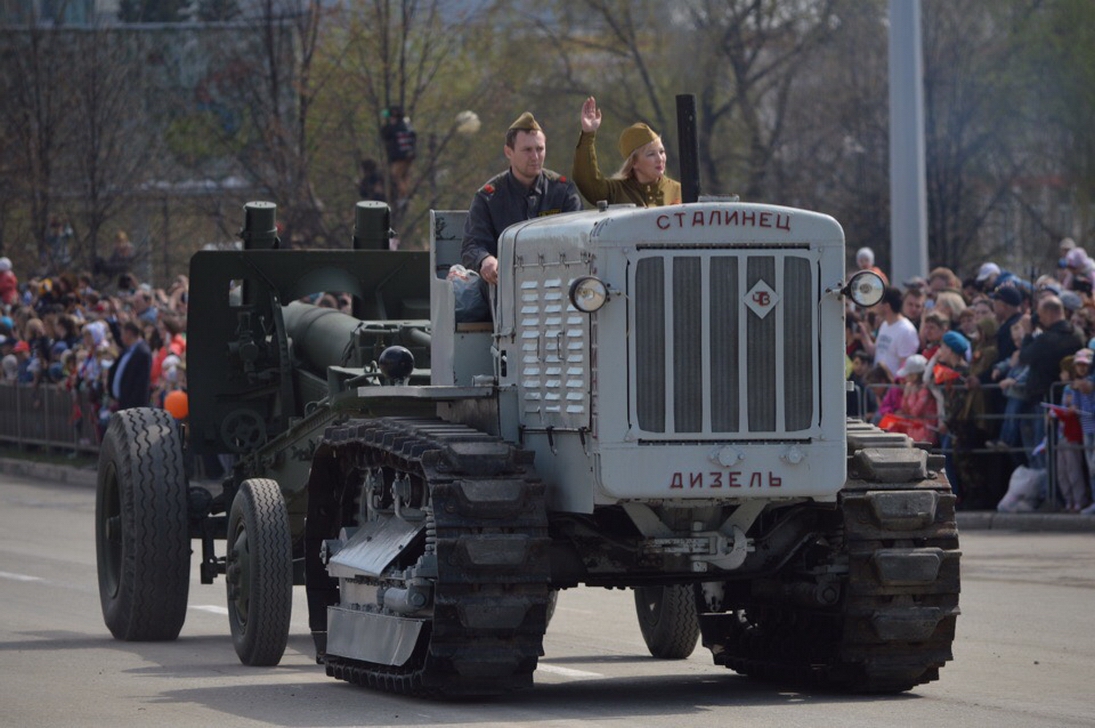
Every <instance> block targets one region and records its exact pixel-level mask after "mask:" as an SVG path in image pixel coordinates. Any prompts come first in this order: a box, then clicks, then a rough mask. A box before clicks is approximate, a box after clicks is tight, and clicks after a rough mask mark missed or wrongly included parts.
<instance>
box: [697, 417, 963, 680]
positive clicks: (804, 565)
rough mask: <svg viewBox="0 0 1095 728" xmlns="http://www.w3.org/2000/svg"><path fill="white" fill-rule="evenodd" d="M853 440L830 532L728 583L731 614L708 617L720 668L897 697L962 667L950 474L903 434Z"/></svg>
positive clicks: (705, 622) (706, 637)
mask: <svg viewBox="0 0 1095 728" xmlns="http://www.w3.org/2000/svg"><path fill="white" fill-rule="evenodd" d="M849 441H850V447H849V452H850V456H849V480H848V482H847V484H846V485H845V488H844V489H843V490H842V491H841V493H840V496H839V500H838V504H837V505H838V507H837V508H836V509H835V510H833V511H832V514H831V516H827V517H826V520H825V521H823V522H826V523H827V526H826V527H825V528H823V529H820V530H819V532H818V533H816V534H815V535H814V537H813V538H812V540H811V542H810V543H808V544H806V545H805V547H804V548H803V549H800V550H799V552H798V553H797V554H796V556H795V557H794V558H792V559H791V560H790V561H788V562H787V564H786V565H785V566H784V567H783V568H782V569H781V570H780V572H779V573H778V574H776V575H774V576H772V577H768V578H764V579H757V580H754V582H753V583H751V584H747V585H744V586H743V585H732V584H730V583H728V584H727V590H728V594H729V593H731V591H732V592H733V596H732V597H731V598H730V599H728V603H727V604H726V605H725V606H726V607H728V609H729V611H727V612H726V613H717V614H716V613H709V614H703V615H701V617H700V623H701V626H702V632H703V642H704V646H706V647H709V648H710V649H711V651H712V654H713V655H714V660H715V663H716V664H720V665H724V666H726V667H728V668H730V669H733V670H735V671H736V672H739V673H742V674H744V675H749V676H752V677H759V678H762V679H767V680H773V681H777V682H792V683H798V684H808V685H811V686H817V687H824V688H831V689H838V690H848V691H854V692H867V693H893V692H901V691H904V690H909V689H911V688H913V687H915V686H916V685H919V684H922V683H926V682H930V681H933V680H936V679H938V677H939V669H940V668H941V667H942V666H943V665H944V664H945V663H946V662H947V661H948V660H951V659H952V658H953V655H952V652H951V645H952V643H953V641H954V632H955V622H956V619H957V616H958V614H959V608H958V594H959V570H958V562H959V557H960V556H961V552H960V551H959V550H958V535H957V530H956V527H955V521H954V500H955V499H954V495H953V494H952V493H951V490H950V487H949V485H948V484H947V481H946V478H945V476H943V475H942V474H941V472H940V471H941V469H942V464H941V463H934V462H929V461H928V456H927V453H924V452H923V451H920V450H917V449H915V448H913V447H911V445H910V443H909V441H908V438H906V437H905V436H904V435H888V434H884V435H883V434H879V433H878V432H877V431H871V432H864V433H860V434H856V433H851V432H850V433H849ZM857 444H859V445H863V447H858V446H857ZM929 465H930V466H931V467H930V469H929V467H928V466H929Z"/></svg>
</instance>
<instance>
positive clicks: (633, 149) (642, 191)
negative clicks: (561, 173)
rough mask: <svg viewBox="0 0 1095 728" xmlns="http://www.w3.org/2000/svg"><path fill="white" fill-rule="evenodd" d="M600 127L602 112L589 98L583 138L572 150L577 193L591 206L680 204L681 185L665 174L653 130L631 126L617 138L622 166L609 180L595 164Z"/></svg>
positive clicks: (662, 150)
mask: <svg viewBox="0 0 1095 728" xmlns="http://www.w3.org/2000/svg"><path fill="white" fill-rule="evenodd" d="M600 126H601V110H600V109H598V108H597V101H596V100H595V99H594V98H593V97H592V96H590V97H589V98H588V99H586V100H585V103H584V104H582V135H581V136H580V137H579V138H578V147H577V149H575V150H574V168H573V170H572V172H571V177H573V178H574V182H575V183H576V184H577V185H578V190H579V191H580V192H581V193H582V195H583V196H584V197H585V198H586V199H587V200H588V201H589V202H590V203H592V204H597V202H599V201H600V200H606V201H607V202H608V203H609V204H615V203H627V202H630V203H634V204H636V205H638V206H639V207H658V206H661V205H675V204H678V203H680V202H681V184H680V182H677V181H675V180H672V179H670V178H669V177H667V176H666V174H665V146H663V145H662V139H661V137H660V136H658V135H657V134H656V133H655V132H654V130H653V129H651V128H650V127H649V126H647V125H646V124H643V123H638V124H632V125H631V126H629V127H627V128H626V129H624V131H623V133H622V134H621V135H620V141H619V145H618V148H619V150H620V156H621V157H623V159H624V163H623V166H622V167H620V171H619V172H617V173H616V174H615V175H613V176H612V177H609V178H605V177H604V176H603V175H602V174H601V169H600V167H599V166H598V165H597V150H596V148H595V142H596V139H597V129H598V128H599V127H600Z"/></svg>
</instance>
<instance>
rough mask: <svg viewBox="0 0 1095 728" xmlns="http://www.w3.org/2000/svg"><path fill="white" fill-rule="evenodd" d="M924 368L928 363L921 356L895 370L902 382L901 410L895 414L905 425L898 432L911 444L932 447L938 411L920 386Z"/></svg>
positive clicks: (918, 355) (937, 422)
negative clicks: (920, 443) (909, 440)
mask: <svg viewBox="0 0 1095 728" xmlns="http://www.w3.org/2000/svg"><path fill="white" fill-rule="evenodd" d="M927 365H928V360H927V359H925V358H924V357H923V355H921V354H913V355H912V356H910V357H909V358H908V359H906V360H905V365H904V366H902V367H901V368H900V369H898V370H897V376H898V378H899V379H900V380H901V381H902V392H901V406H900V407H898V410H897V414H898V415H899V416H901V417H903V418H905V419H906V421H907V424H904V425H902V426H901V427H900V428H899V429H900V431H901V432H904V433H905V434H906V435H908V436H909V437H911V438H912V439H913V441H914V442H927V443H931V444H932V445H933V446H934V445H935V444H936V441H937V440H938V437H937V434H936V433H937V431H938V429H939V411H938V407H937V405H936V401H935V397H934V396H933V395H932V393H931V392H930V391H929V390H928V387H927V385H926V384H925V383H924V370H925V369H926V368H927Z"/></svg>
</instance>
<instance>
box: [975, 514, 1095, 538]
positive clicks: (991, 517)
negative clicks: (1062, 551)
mask: <svg viewBox="0 0 1095 728" xmlns="http://www.w3.org/2000/svg"><path fill="white" fill-rule="evenodd" d="M955 520H956V521H957V523H958V533H959V534H961V533H962V532H963V531H990V530H991V531H1039V532H1043V533H1095V515H1092V516H1084V515H1080V514H1078V513H1037V512H1036V513H997V512H996V511H958V513H957V514H956V519H955Z"/></svg>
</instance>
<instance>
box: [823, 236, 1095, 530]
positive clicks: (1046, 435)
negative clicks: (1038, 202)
mask: <svg viewBox="0 0 1095 728" xmlns="http://www.w3.org/2000/svg"><path fill="white" fill-rule="evenodd" d="M856 267H857V268H859V269H868V268H871V269H875V266H874V254H873V253H872V252H871V251H870V249H866V248H865V249H861V250H860V251H858V252H857V255H856ZM876 270H877V269H876ZM971 273H972V275H970V276H969V277H967V278H960V277H959V276H958V275H957V274H956V273H955V272H954V271H952V270H951V269H949V268H945V267H939V268H935V269H934V270H932V271H930V272H929V273H928V275H927V276H915V277H913V278H912V279H910V280H907V281H904V282H902V283H901V284H900V285H892V284H890V283H889V282H888V281H887V287H886V289H885V292H884V294H883V297H882V301H881V302H880V303H879V304H878V305H877V306H875V307H873V308H871V309H867V310H863V309H857V308H854V307H853V308H850V309H849V310H848V315H847V324H846V328H845V334H846V345H847V354H848V361H847V371H848V378H849V380H850V381H851V382H852V389H851V391H850V393H849V400H848V408H849V414H851V415H853V416H858V417H863V418H865V419H868V420H870V421H872V422H875V423H877V424H879V425H880V426H881V427H883V428H884V429H887V430H890V431H895V432H904V433H906V434H908V435H910V437H912V438H913V439H914V440H916V441H917V442H922V443H927V445H928V446H930V447H935V448H939V449H941V450H942V452H943V453H944V454H945V456H946V463H947V474H948V476H949V478H950V480H951V483H952V485H953V487H954V490H955V493H956V494H957V495H958V498H959V507H960V508H965V509H984V508H994V507H996V506H997V504H998V503H1000V502H1001V501H1002V500H1003V499H1004V495H1005V493H1006V491H1007V489H1008V483H1009V479H1011V477H1012V473H1013V471H1015V470H1016V469H1017V468H1019V467H1023V468H1024V469H1026V472H1031V473H1039V474H1047V475H1048V474H1052V477H1046V478H1044V479H1043V480H1042V481H1041V482H1042V483H1043V484H1044V485H1043V486H1042V492H1041V493H1040V494H1039V495H1040V500H1043V501H1046V500H1048V501H1049V502H1050V503H1056V504H1058V505H1059V506H1060V507H1061V508H1062V509H1063V510H1066V511H1069V512H1084V513H1093V512H1095V505H1093V503H1095V496H1093V494H1095V373H1093V372H1092V368H1093V367H1092V359H1093V357H1095V352H1093V351H1092V350H1093V349H1095V298H1093V296H1092V289H1093V285H1095V260H1093V259H1092V258H1091V257H1090V256H1089V255H1088V253H1087V252H1086V251H1085V250H1084V249H1083V248H1081V247H1078V246H1077V245H1076V244H1075V242H1073V241H1072V240H1070V239H1067V238H1066V239H1065V240H1063V241H1062V242H1061V248H1060V260H1059V264H1058V267H1057V269H1056V270H1055V271H1054V272H1053V273H1052V274H1049V275H1042V276H1038V277H1035V279H1034V280H1028V279H1026V278H1024V277H1023V276H1021V275H1019V274H1017V273H1014V272H1012V271H1008V270H1006V269H1004V268H1002V267H1001V266H1000V265H999V264H997V263H995V262H993V261H987V262H984V263H983V264H981V265H980V266H979V267H978V268H977V269H976V270H975V271H971ZM1032 277H1033V276H1032ZM1047 449H1048V451H1050V452H1054V453H1055V454H1056V456H1055V458H1054V461H1053V462H1052V463H1050V462H1048V461H1047Z"/></svg>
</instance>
